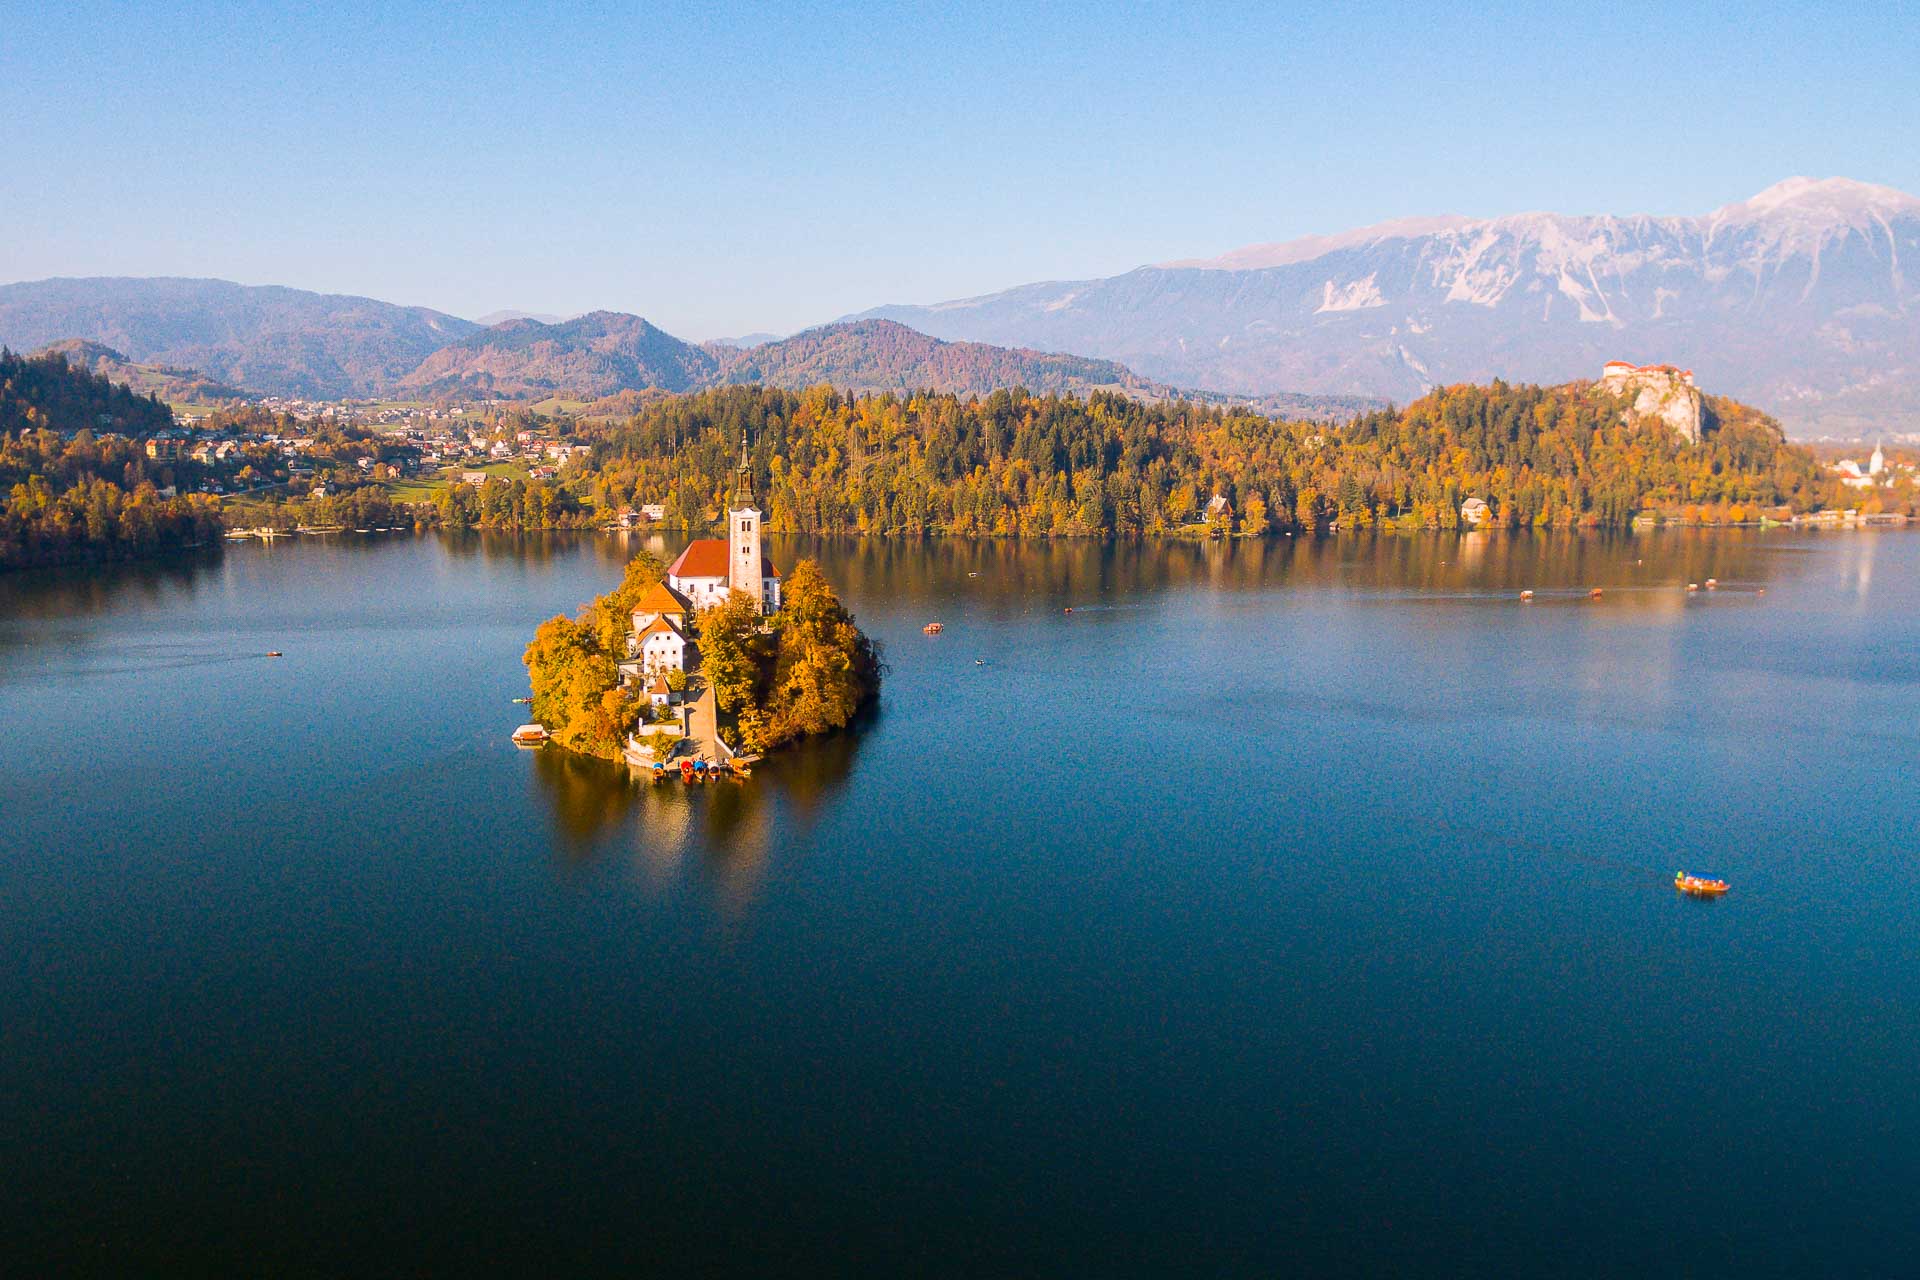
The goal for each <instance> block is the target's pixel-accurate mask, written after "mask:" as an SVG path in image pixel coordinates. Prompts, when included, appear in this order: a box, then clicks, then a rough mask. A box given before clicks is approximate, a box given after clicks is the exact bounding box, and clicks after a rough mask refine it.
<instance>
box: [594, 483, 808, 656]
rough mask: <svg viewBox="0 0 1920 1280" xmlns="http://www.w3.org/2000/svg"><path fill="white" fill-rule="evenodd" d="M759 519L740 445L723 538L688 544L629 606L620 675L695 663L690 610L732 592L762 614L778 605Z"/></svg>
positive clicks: (774, 576)
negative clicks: (749, 599)
mask: <svg viewBox="0 0 1920 1280" xmlns="http://www.w3.org/2000/svg"><path fill="white" fill-rule="evenodd" d="M760 522H761V515H760V509H759V508H758V507H756V506H755V505H754V504H753V483H752V473H751V472H750V471H749V470H748V468H747V460H746V451H745V449H744V447H743V448H742V450H741V457H740V475H739V480H738V481H737V483H736V485H735V488H734V496H733V501H732V502H731V503H730V504H729V507H728V510H727V536H726V537H725V538H696V539H694V540H693V541H692V542H689V543H688V544H687V548H686V550H684V551H682V552H681V553H680V555H679V556H678V557H677V558H676V559H675V560H674V562H673V563H672V564H670V565H668V566H667V580H666V581H665V582H664V583H655V584H654V585H653V586H652V587H651V588H649V589H648V590H647V592H646V593H645V594H644V595H642V596H641V597H640V600H639V603H637V604H635V605H634V607H633V632H632V634H631V635H629V636H628V637H627V661H625V662H623V663H621V664H620V672H621V674H622V676H624V677H626V678H628V679H635V678H647V679H656V678H659V677H661V676H664V675H665V674H666V673H667V672H669V671H686V670H688V669H689V668H690V667H692V666H694V665H696V664H695V661H694V658H693V653H692V650H693V648H694V644H693V640H692V632H691V628H690V627H689V626H688V623H689V621H690V620H691V618H692V616H693V613H694V611H695V610H698V609H706V608H711V607H712V606H714V605H716V604H722V603H724V602H725V601H726V599H727V598H728V596H730V595H732V594H733V593H734V592H736V591H739V592H743V593H744V594H746V595H748V596H750V597H752V598H753V600H754V601H755V603H757V604H758V605H759V607H760V612H761V613H772V612H774V611H775V610H776V609H778V608H779V607H780V571H779V570H778V569H775V568H774V567H773V561H772V560H770V559H768V558H767V555H766V553H765V552H763V551H762V550H761V549H760Z"/></svg>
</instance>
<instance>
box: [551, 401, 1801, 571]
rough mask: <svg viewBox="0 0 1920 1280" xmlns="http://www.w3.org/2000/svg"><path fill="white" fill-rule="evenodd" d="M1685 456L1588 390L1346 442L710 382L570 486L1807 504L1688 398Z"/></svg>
mask: <svg viewBox="0 0 1920 1280" xmlns="http://www.w3.org/2000/svg"><path fill="white" fill-rule="evenodd" d="M1708 405H1709V418H1710V421H1709V423H1708V428H1707V432H1706V437H1705V439H1704V441H1703V442H1702V443H1701V444H1699V445H1687V444H1684V443H1679V442H1677V441H1676V440H1675V439H1674V438H1673V437H1672V436H1671V434H1670V433H1668V432H1666V431H1664V430H1662V429H1660V428H1657V427H1646V428H1629V427H1627V426H1625V425H1623V424H1622V423H1621V421H1620V412H1621V405H1620V403H1619V402H1618V401H1617V400H1615V399H1613V398H1612V397H1610V396H1607V395H1605V394H1603V393H1600V392H1598V391H1596V390H1595V389H1594V388H1593V386H1592V385H1591V384H1587V383H1572V384H1568V385H1566V386H1560V387H1533V386H1523V387H1511V386H1507V385H1505V384H1501V383H1495V384H1493V385H1492V386H1490V387H1475V386H1459V387H1449V388H1445V389H1443V390H1440V391H1436V392H1434V393H1433V394H1431V395H1429V396H1426V397H1423V398H1422V399H1420V400H1418V401H1416V402H1414V403H1413V404H1411V405H1409V406H1408V407H1407V408H1406V409H1404V410H1400V411H1384V412H1379V413H1374V414H1369V415H1366V416H1364V417H1361V418H1358V419H1356V420H1354V421H1353V422H1352V423H1351V424H1349V425H1347V426H1345V427H1328V426H1325V425H1323V424H1316V423H1305V422H1286V421H1280V420H1275V419H1270V418H1265V417H1261V416H1258V415H1255V414H1252V413H1248V412H1244V411H1237V410H1227V409H1220V408H1211V407H1199V406H1195V405H1192V404H1187V403H1178V402H1175V403H1153V404H1149V403H1143V402H1141V401H1137V400H1132V399H1129V398H1127V397H1124V396H1120V395H1113V394H1107V393H1096V394H1094V395H1092V396H1089V397H1086V398H1084V399H1082V398H1075V397H1069V396H1033V395H1027V394H1025V393H1021V392H1005V391H1001V392H995V393H994V394H993V395H991V396H987V397H985V398H983V399H962V398H960V397H957V396H951V395H927V396H921V397H916V398H912V399H902V398H899V397H895V396H891V395H877V396H862V397H855V398H849V397H847V396H845V395H842V394H841V393H839V392H836V391H834V390H832V389H830V388H825V387H820V388H815V389H813V390H810V391H806V392H804V393H796V392H788V391H779V390H773V389H767V388H757V387H756V388H729V389H723V390H717V391H708V392H701V393H698V394H695V395H689V396H681V397H676V398H673V399H670V400H666V401H662V402H659V403H657V404H653V405H648V406H644V407H642V408H641V409H640V411H639V412H638V413H636V414H635V415H634V417H633V418H632V419H631V420H630V421H629V422H628V423H627V424H626V425H625V426H623V427H620V428H618V429H616V430H614V431H612V432H611V433H610V434H609V435H608V437H607V438H606V439H605V440H604V441H603V442H602V444H601V445H600V446H599V448H598V449H597V450H596V454H595V461H594V464H593V467H592V469H591V471H590V472H588V473H586V474H580V475H576V476H575V477H573V483H574V484H576V485H577V486H579V487H581V488H582V489H583V490H584V491H585V492H586V493H588V494H589V495H590V496H591V497H592V499H593V500H594V502H595V504H596V505H599V506H605V507H618V506H623V505H628V504H638V503H643V502H664V503H665V504H666V505H667V508H668V519H669V520H671V521H675V522H682V523H686V524H690V525H698V524H702V523H704V522H705V521H706V520H708V519H709V518H711V513H712V512H714V511H715V510H717V509H718V507H719V504H720V503H721V501H722V500H723V497H724V494H725V492H726V490H727V487H728V484H729V481H730V476H731V474H732V470H733V467H734V466H735V464H736V459H737V456H738V450H739V443H740V440H741V439H742V437H743V436H744V437H746V438H747V439H749V440H750V441H751V442H752V443H751V448H752V463H753V466H754V470H755V474H756V486H757V492H758V493H759V494H760V495H761V500H762V503H763V505H765V506H766V507H767V510H768V522H769V527H770V528H773V529H784V530H797V531H803V532H860V533H922V532H942V533H961V534H1012V535H1055V534H1064V535H1096V534H1108V533H1114V534H1152V533H1167V532H1173V531H1176V530H1178V529H1180V528H1183V527H1188V526H1191V525H1192V524H1194V523H1196V522H1200V521H1203V520H1204V519H1205V518H1206V511H1207V506H1208V503H1209V500H1210V499H1211V498H1213V497H1214V496H1216V495H1218V496H1220V497H1224V498H1226V499H1227V501H1228V503H1230V504H1231V507H1232V510H1233V513H1234V514H1233V517H1232V522H1233V527H1234V528H1235V529H1236V530H1237V531H1241V532H1247V533H1258V532H1262V531H1266V530H1301V531H1306V530H1313V529H1322V528H1327V527H1330V526H1333V525H1335V524H1336V523H1337V524H1338V526H1339V527H1342V528H1364V527H1369V526H1374V525H1378V524H1382V523H1395V524H1400V525H1404V526H1407V527H1425V528H1451V527H1455V526H1456V525H1457V524H1458V522H1459V514H1458V513H1459V508H1460V504H1461V502H1462V501H1463V500H1464V499H1466V498H1468V497H1481V498H1484V499H1486V500H1487V502H1488V503H1489V504H1490V505H1491V507H1492V510H1493V517H1494V521H1495V522H1496V523H1497V524H1501V525H1507V526H1521V525H1554V526H1570V525H1582V524H1584V525H1607V526H1616V527H1617V526H1623V525H1625V524H1627V523H1629V522H1630V521H1631V520H1632V519H1633V518H1634V516H1635V514H1636V513H1639V512H1642V511H1647V512H1657V513H1660V514H1662V515H1665V516H1668V517H1670V518H1684V519H1706V520H1740V519H1749V518H1754V517H1756V516H1757V515H1758V514H1760V512H1761V511H1762V510H1772V509H1776V508H1779V507H1783V506H1790V507H1793V508H1795V509H1800V510H1804V509H1808V508H1810V507H1812V506H1814V505H1816V504H1817V503H1819V502H1820V501H1821V500H1822V499H1823V497H1825V496H1826V491H1827V482H1825V481H1823V480H1822V478H1821V476H1820V473H1819V470H1818V468H1817V466H1816V464H1815V463H1814V461H1813V459H1812V457H1811V455H1809V454H1808V453H1807V452H1806V451H1805V450H1802V449H1799V448H1797V447H1794V446H1791V445H1788V444H1787V443H1786V442H1785V440H1784V438H1783V436H1782V434H1781V432H1780V430H1779V427H1778V425H1777V424H1775V423H1774V422H1773V421H1772V420H1771V419H1768V418H1767V417H1765V416H1764V415H1763V414H1760V413H1759V412H1757V411H1755V410H1753V409H1750V408H1747V407H1746V406H1742V405H1737V404H1734V403H1733V402H1731V401H1727V400H1723V399H1717V398H1714V397H1708Z"/></svg>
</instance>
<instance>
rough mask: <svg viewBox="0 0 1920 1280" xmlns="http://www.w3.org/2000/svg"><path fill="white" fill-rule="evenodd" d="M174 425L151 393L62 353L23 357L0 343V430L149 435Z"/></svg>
mask: <svg viewBox="0 0 1920 1280" xmlns="http://www.w3.org/2000/svg"><path fill="white" fill-rule="evenodd" d="M172 425H173V411H172V410H171V409H169V408H167V406H166V405H164V404H161V403H160V402H159V401H157V400H155V399H153V398H152V397H151V396H143V395H138V394H136V393H135V392H133V391H131V390H129V389H128V388H127V387H126V386H125V385H124V384H120V383H116V382H114V381H113V380H112V379H110V378H107V377H105V376H102V375H100V374H95V373H92V372H89V371H88V370H87V369H85V368H83V367H76V366H74V365H70V364H69V363H68V362H67V357H66V355H65V353H63V352H58V351H56V352H51V353H48V354H45V355H38V356H20V355H15V354H14V353H13V352H11V351H8V350H6V349H4V348H0V432H7V433H12V432H16V431H39V430H42V429H46V430H51V431H65V432H74V431H80V430H82V429H85V430H90V431H118V432H121V433H123V434H126V435H148V434H151V433H153V432H155V431H165V430H166V429H167V428H169V427H171V426H172Z"/></svg>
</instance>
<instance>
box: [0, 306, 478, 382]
mask: <svg viewBox="0 0 1920 1280" xmlns="http://www.w3.org/2000/svg"><path fill="white" fill-rule="evenodd" d="M475 328H477V326H476V325H474V324H473V322H472V321H469V320H462V319H459V318H458V317H456V316H450V315H446V314H443V313H442V312H438V311H430V310H428V309H427V308H425V307H399V306H395V305H393V304H392V303H389V302H376V301H374V300H373V299H371V298H353V297H346V296H343V295H338V294H321V293H307V292H304V291H302V290H299V289H284V288H280V287H279V286H276V285H265V286H249V285H238V284H232V283H230V282H228V281H225V280H182V279H170V278H164V277H161V278H154V279H114V278H104V277H97V278H92V279H81V280H67V279H58V280H36V281H32V282H29V283H25V284H10V285H0V344H4V345H6V346H9V347H12V348H13V349H14V350H16V351H31V350H34V349H36V348H39V347H44V346H46V345H47V344H48V343H52V342H58V341H61V340H62V339H66V338H85V339H88V340H90V341H93V342H99V343H102V344H104V345H106V346H109V347H112V348H113V349H114V350H115V351H120V352H124V353H126V356H127V357H128V358H129V359H131V360H134V361H136V362H158V363H164V364H168V365H174V366H179V367H185V368H192V369H199V370H201V371H202V372H204V373H206V374H207V375H209V376H210V377H213V378H216V379H218V380H220V381H221V382H224V383H227V384H229V385H232V386H237V387H245V388H247V389H249V390H251V391H258V392H265V393H271V394H279V395H299V396H315V397H332V396H345V395H371V394H374V393H375V392H376V391H378V390H380V389H382V388H384V387H386V386H388V385H389V384H391V383H392V382H393V381H394V380H395V379H398V378H399V377H401V376H402V375H404V374H406V373H407V372H408V371H410V370H411V369H413V368H414V367H415V366H417V365H418V364H419V363H420V362H421V361H422V360H423V359H425V358H426V357H427V356H428V355H429V354H431V353H432V352H434V351H436V350H438V349H439V348H441V347H443V346H445V345H446V344H447V343H449V342H452V341H455V340H457V339H459V338H464V337H465V336H466V335H468V334H469V333H472V332H473V331H474V330H475Z"/></svg>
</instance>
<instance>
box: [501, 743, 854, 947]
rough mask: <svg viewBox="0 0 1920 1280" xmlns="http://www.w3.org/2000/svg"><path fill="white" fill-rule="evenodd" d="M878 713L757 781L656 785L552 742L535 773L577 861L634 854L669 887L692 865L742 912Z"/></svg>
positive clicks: (844, 772) (763, 770)
mask: <svg viewBox="0 0 1920 1280" xmlns="http://www.w3.org/2000/svg"><path fill="white" fill-rule="evenodd" d="M878 717H879V713H878V712H877V711H869V712H866V713H864V714H863V715H862V716H860V717H859V718H858V719H856V720H855V721H854V723H853V724H852V725H851V726H849V727H848V728H847V729H846V730H844V731H842V732H840V733H835V734H831V735H829V736H827V737H825V738H822V739H817V740H815V741H812V742H807V743H803V744H801V745H799V746H796V747H793V748H790V749H788V750H786V751H783V752H781V753H780V754H779V755H778V756H776V757H774V758H773V759H771V760H769V761H766V762H764V763H762V764H761V765H760V766H758V767H757V768H755V770H754V772H753V776H752V777H750V778H743V779H735V780H727V781H716V782H705V783H698V784H693V785H689V784H687V783H684V782H682V781H681V780H680V778H679V775H677V774H673V775H669V776H668V778H667V779H666V780H664V781H660V782H655V781H654V780H653V778H652V777H650V776H647V775H644V774H642V773H640V772H639V771H637V770H634V769H631V768H629V767H627V766H626V765H624V764H616V763H614V762H612V761H608V760H598V759H595V758H593V757H591V756H583V755H578V754H576V753H574V752H571V751H566V750H563V749H561V748H559V747H553V746H549V747H545V748H542V749H541V750H539V751H537V752H534V753H532V754H533V756H534V759H533V776H534V778H535V779H536V780H537V781H536V784H535V785H536V788H537V789H538V791H539V792H540V794H541V796H542V798H543V799H544V800H545V801H546V802H547V806H548V809H549V811H550V813H551V817H552V826H553V832H554V845H555V849H556V850H557V852H558V853H559V855H560V856H561V857H562V858H564V859H565V862H566V864H567V866H568V867H569V868H579V867H584V866H586V865H588V864H590V863H592V862H595V861H597V860H598V859H600V858H602V857H623V856H625V857H631V858H632V861H633V865H634V868H635V870H636V872H637V873H638V875H639V877H640V878H641V879H642V880H643V881H644V882H645V883H646V884H647V885H648V886H649V887H650V888H653V889H655V890H662V889H665V888H666V887H668V886H669V885H671V884H672V883H673V882H674V881H675V880H676V878H677V877H678V876H679V875H680V874H681V869H682V868H683V867H684V866H687V865H691V866H694V867H697V868H699V871H700V874H701V876H702V879H703V881H704V882H705V884H706V885H707V887H709V888H710V889H711V890H712V891H713V893H714V895H715V897H716V899H717V900H718V901H719V903H720V904H721V905H722V907H723V909H724V910H725V911H726V912H727V913H728V914H734V913H737V912H738V911H740V910H742V909H744V908H745V907H746V906H748V905H749V904H750V903H751V902H752V901H753V899H754V897H755V895H756V894H757V893H758V892H759V889H760V885H761V882H762V880H763V878H764V876H765V874H766V870H767V865H768V862H769V859H770V858H772V857H773V856H774V855H775V854H776V853H777V852H778V851H780V850H782V849H786V848H792V847H795V846H797V844H798V842H797V841H796V840H794V839H793V837H795V836H796V835H799V834H801V833H803V832H805V831H806V830H807V829H808V828H809V827H810V826H811V825H812V822H813V819H814V818H815V816H816V815H817V814H818V813H819V812H820V811H821V806H822V805H823V804H824V803H825V801H826V800H827V799H828V798H829V797H831V796H832V794H833V793H834V792H836V791H837V790H839V789H840V787H841V786H842V785H843V784H844V783H845V781H846V779H847V777H848V776H849V775H850V774H851V773H852V770H853V762H854V758H855V757H856V756H857V755H858V754H859V750H860V739H861V737H862V735H863V734H864V733H865V732H866V730H868V729H869V728H870V727H871V726H872V725H873V724H874V723H876V722H877V720H878Z"/></svg>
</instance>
